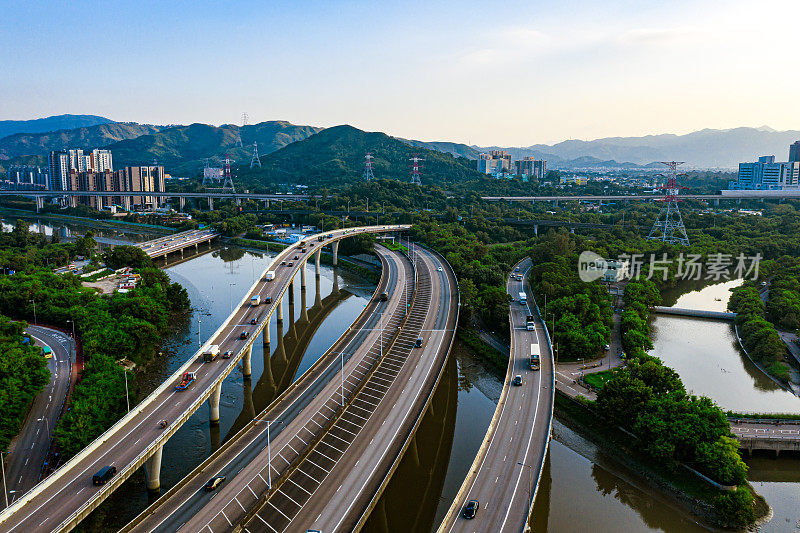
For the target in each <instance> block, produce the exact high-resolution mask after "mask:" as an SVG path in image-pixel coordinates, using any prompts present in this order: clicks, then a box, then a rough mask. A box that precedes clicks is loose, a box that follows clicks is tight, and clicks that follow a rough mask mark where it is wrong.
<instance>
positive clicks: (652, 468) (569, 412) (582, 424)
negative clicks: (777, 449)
mask: <svg viewBox="0 0 800 533" xmlns="http://www.w3.org/2000/svg"><path fill="white" fill-rule="evenodd" d="M555 414H556V415H557V416H558V418H559V420H560V421H561V422H563V423H564V424H566V425H567V426H569V427H570V428H572V429H573V430H575V431H577V432H578V433H580V434H581V435H583V436H584V437H585V438H587V439H589V440H591V441H592V442H594V443H595V444H597V445H598V446H600V447H601V448H602V449H603V450H604V451H605V452H606V453H607V454H609V455H610V456H612V457H613V458H614V459H615V460H616V461H617V462H619V463H620V464H622V465H623V466H625V467H627V468H628V469H630V470H631V471H633V472H635V473H636V474H638V475H640V476H642V477H643V478H645V479H646V480H648V481H649V482H650V483H651V484H652V485H654V486H655V487H656V488H659V489H661V490H665V491H666V492H667V493H669V494H671V495H672V496H673V497H674V498H675V499H676V500H677V501H678V502H679V503H681V504H682V505H683V506H684V507H687V508H688V509H689V510H690V511H691V512H692V513H694V514H697V515H699V516H703V517H705V518H706V519H707V520H709V521H710V522H712V523H714V524H715V525H718V526H722V527H726V526H728V520H729V517H728V516H726V515H725V513H724V511H723V507H722V506H720V505H719V499H720V498H721V497H724V496H725V495H727V494H731V493H725V492H722V491H720V490H718V489H717V488H716V487H714V486H712V485H710V484H709V483H707V482H705V481H703V480H702V479H700V478H699V477H697V476H695V475H694V474H691V473H689V472H688V471H686V470H684V469H681V468H678V469H676V470H669V469H668V468H666V467H664V466H662V465H661V464H659V463H656V462H654V461H653V460H652V459H651V458H650V457H648V456H647V455H645V454H644V452H642V451H641V450H640V449H638V447H637V446H636V442H637V441H636V439H635V438H634V437H632V436H631V435H630V434H628V433H625V432H623V431H622V430H621V429H620V428H617V427H614V426H611V425H609V424H607V423H606V422H605V421H604V419H603V418H602V417H600V416H598V415H597V413H596V412H595V411H594V409H593V402H590V401H588V400H584V401H582V402H579V401H575V400H572V399H570V398H568V397H566V396H565V395H564V394H562V393H560V392H557V393H556V397H555ZM740 490H747V491H750V492H751V493H752V494H753V496H754V499H755V504H754V508H755V513H756V518H757V519H758V518H761V517H763V516H765V515H766V514H767V513H768V512H769V505H767V503H766V501H764V499H763V498H762V497H761V496H760V495H759V494H757V493H756V492H755V490H753V488H752V487H750V486H749V485H747V486H742V487H740Z"/></svg>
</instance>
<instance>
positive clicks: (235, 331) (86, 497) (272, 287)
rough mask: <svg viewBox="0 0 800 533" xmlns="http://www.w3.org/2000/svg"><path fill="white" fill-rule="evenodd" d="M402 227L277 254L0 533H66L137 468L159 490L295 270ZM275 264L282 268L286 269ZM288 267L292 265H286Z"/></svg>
mask: <svg viewBox="0 0 800 533" xmlns="http://www.w3.org/2000/svg"><path fill="white" fill-rule="evenodd" d="M409 227H410V226H403V225H393V226H389V225H387V226H370V227H359V228H347V229H340V230H334V231H329V232H326V233H323V234H319V235H318V236H314V237H313V238H310V239H306V240H305V241H303V242H302V244H307V247H308V251H307V252H305V253H303V252H301V251H300V250H301V243H295V244H293V245H291V246H289V247H287V248H286V249H284V250H283V251H282V252H281V253H279V254H278V255H277V256H276V257H275V259H274V260H273V262H272V263H271V264H270V266H269V267H268V269H267V270H266V271H265V272H264V273H263V274H262V276H261V277H260V278H259V280H258V281H257V282H256V283H254V284H253V286H252V287H251V288H250V290H249V291H248V293H247V294H246V296H245V297H244V298H243V299H242V301H241V302H240V303H239V304H238V305H237V306H236V307H235V310H234V312H233V313H232V314H231V315H230V316H229V317H228V318H227V319H226V320H225V321H224V322H223V324H222V325H221V326H220V327H219V328H218V329H217V331H216V332H215V333H214V334H213V335H212V336H211V337H210V338H209V339H208V340H207V341H206V343H205V344H204V345H203V346H202V347H201V349H200V350H199V351H198V352H197V353H196V354H195V356H193V357H191V358H189V360H188V361H187V362H186V363H184V365H183V366H181V368H179V369H178V370H177V371H176V372H175V374H173V376H172V377H171V378H170V379H168V380H166V381H165V382H164V383H163V384H162V385H161V386H159V387H158V388H157V389H156V390H155V391H153V393H152V394H151V395H150V396H148V398H147V399H146V400H144V401H143V402H141V403H140V404H139V405H137V406H136V407H135V408H134V409H132V410H131V411H130V412H129V413H128V414H127V415H126V416H125V417H123V418H122V419H120V420H119V421H118V422H117V423H116V424H114V425H113V426H112V427H111V428H109V429H108V430H107V431H106V432H105V433H103V435H101V436H100V437H98V438H97V439H96V440H95V441H93V442H92V443H91V444H90V445H89V446H87V447H86V448H85V449H84V450H82V451H81V452H80V453H78V454H77V455H76V456H75V457H73V458H72V459H70V460H69V461H68V462H67V463H65V464H64V465H62V466H61V467H60V468H59V469H58V470H56V471H55V472H54V473H53V474H52V475H51V476H49V477H47V478H46V479H44V480H43V481H41V482H40V483H38V484H37V485H36V486H35V487H34V488H33V489H32V490H31V491H29V492H28V493H27V494H25V495H24V496H23V497H21V498H20V499H18V500H17V501H16V502H14V504H12V505H11V506H9V507H8V508H6V509H5V510H4V511H3V512H2V513H0V532H6V531H30V530H37V531H68V530H70V529H72V528H73V527H75V525H77V524H78V523H79V522H80V521H81V520H82V519H83V518H85V517H86V516H87V515H88V514H89V513H90V512H91V511H92V510H93V509H95V508H96V507H97V506H98V505H99V504H100V503H101V502H102V501H103V500H104V499H105V498H106V497H107V496H108V495H109V494H110V493H111V492H113V491H114V490H115V489H116V488H118V487H119V486H120V485H121V484H122V483H123V482H124V481H125V480H126V479H127V478H128V477H130V475H132V473H133V472H134V471H135V470H136V469H137V468H139V467H140V466H142V465H144V466H145V469H146V473H147V477H148V483H147V484H148V488H149V489H154V490H155V489H158V488H159V487H160V480H159V473H160V467H161V452H162V447H163V445H164V444H165V443H166V442H167V441H168V440H169V438H170V437H171V436H172V435H173V434H174V433H175V432H176V431H177V429H178V428H179V427H180V426H181V425H182V424H183V423H184V422H186V420H188V418H189V417H190V416H191V415H192V413H194V412H195V411H196V410H197V409H198V408H199V407H200V406H201V405H202V404H203V403H204V402H205V401H206V400H208V401H209V404H210V408H211V417H210V418H211V421H212V422H214V421H218V420H219V399H220V391H221V385H222V381H223V380H224V379H225V378H226V377H227V376H228V374H230V372H231V371H233V369H234V368H235V367H236V365H237V363H239V361H241V363H242V368H243V374H244V375H245V376H249V375H250V373H251V372H250V356H251V353H252V345H253V342H254V339H255V337H256V335H258V334H259V333H261V332H262V331H267V332H268V331H269V329H268V328H266V326H267V325H268V324H269V320H270V318H271V316H272V315H273V314H274V312H275V311H276V310H278V311H279V312H278V315H277V318H278V320H279V321H281V322H282V321H283V316H282V315H283V306H282V305H281V302H282V298H283V296H284V294H285V293H286V291H287V289H288V288H289V287H290V286H293V283H294V277H295V275H296V274H297V271H298V270H300V271H301V274H302V276H301V280H302V285H303V286H305V284H306V274H305V272H306V271H305V264H306V262H307V261H308V260H309V259H310V258H311V256H312V255H314V256H315V257H316V265H317V267H316V272H317V275H319V272H320V270H319V265H320V263H319V261H320V249H321V247H322V246H324V245H326V244H330V245H331V247H332V248H333V263H334V265H336V264H337V261H338V247H339V242H340V241H341V239H344V238H346V237H348V236H353V235H355V234H359V233H364V232H369V233H391V232H396V231H402V230H405V229H408V228H409ZM317 238H321V239H322V241H318V240H316V239H317ZM312 245H313V246H312ZM295 257H296V258H297V259H294V258H295ZM281 262H286V266H283V265H281ZM290 263H291V264H292V266H288V265H289V264H290ZM267 271H272V272H275V279H274V280H273V281H269V282H268V281H265V278H264V276H265V274H266V272H267ZM255 295H260V296H262V297H267V296H268V297H271V298H272V304H270V305H261V306H257V307H251V306H250V305H249V302H250V298H251V297H252V296H255ZM292 296H293V292H290V293H289V298H290V299H291V298H292ZM252 321H254V322H255V324H252ZM244 331H246V332H247V333H248V335H247V336H246V338H245V339H241V338H240V333H242V332H244ZM266 335H268V333H267V334H266ZM265 340H268V339H265ZM212 344H215V345H218V346H219V347H220V350H221V351H227V350H230V351H232V353H233V355H232V357H231V358H230V359H227V360H226V359H219V360H217V361H214V362H212V363H209V364H203V363H201V362H200V356H201V355H202V353H203V352H204V351H205V350H206V349H207V348H208V347H209V346H210V345H212ZM189 371H193V372H195V373H196V379H195V381H194V383H193V384H192V386H191V387H190V388H189V389H187V390H184V391H175V390H174V386H175V384H176V383H177V382H178V381H179V378H180V376H181V375H183V373H184V372H189ZM161 419H166V420H168V421H170V423H169V425H168V426H167V427H166V428H164V429H161V428H160V427H159V424H158V421H159V420H161ZM106 465H112V466H114V467H116V469H117V474H116V476H114V477H113V478H112V479H111V480H110V481H109V482H108V483H106V484H105V485H101V486H95V485H93V484H92V479H91V478H92V475H93V474H94V473H95V472H97V471H98V470H100V468H102V467H103V466H106Z"/></svg>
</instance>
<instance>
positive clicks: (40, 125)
mask: <svg viewBox="0 0 800 533" xmlns="http://www.w3.org/2000/svg"><path fill="white" fill-rule="evenodd" d="M109 122H114V121H113V120H111V119H110V118H105V117H98V116H97V115H54V116H52V117H45V118H37V119H33V120H0V139H2V138H3V137H7V136H9V135H14V134H15V133H44V132H48V131H56V130H71V129H75V128H87V127H89V126H97V125H98V124H108V123H109Z"/></svg>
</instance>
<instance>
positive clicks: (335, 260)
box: [331, 241, 339, 267]
mask: <svg viewBox="0 0 800 533" xmlns="http://www.w3.org/2000/svg"><path fill="white" fill-rule="evenodd" d="M331 247H332V248H333V266H334V267H336V266H338V265H339V241H334V242H333V244H331Z"/></svg>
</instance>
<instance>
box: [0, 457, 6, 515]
mask: <svg viewBox="0 0 800 533" xmlns="http://www.w3.org/2000/svg"><path fill="white" fill-rule="evenodd" d="M3 454H6V455H8V452H4V451H2V450H0V470H2V471H3V497H4V498H5V499H6V507H8V487H7V486H6V467H5V462H4V461H3Z"/></svg>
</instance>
